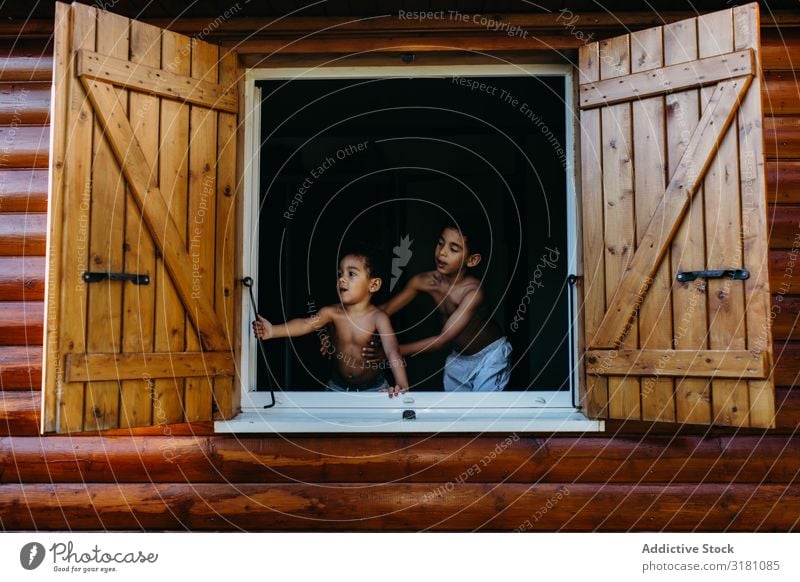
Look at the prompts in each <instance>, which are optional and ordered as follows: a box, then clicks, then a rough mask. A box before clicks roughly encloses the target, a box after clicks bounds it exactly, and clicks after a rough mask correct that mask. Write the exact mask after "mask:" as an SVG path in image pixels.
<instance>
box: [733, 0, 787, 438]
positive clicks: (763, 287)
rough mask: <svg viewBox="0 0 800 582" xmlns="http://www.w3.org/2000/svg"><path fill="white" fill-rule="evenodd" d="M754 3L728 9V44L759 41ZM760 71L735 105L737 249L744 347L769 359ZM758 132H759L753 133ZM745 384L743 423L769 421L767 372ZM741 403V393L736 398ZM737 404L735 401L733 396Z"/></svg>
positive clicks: (747, 44) (771, 398)
mask: <svg viewBox="0 0 800 582" xmlns="http://www.w3.org/2000/svg"><path fill="white" fill-rule="evenodd" d="M760 30H761V27H760V19H759V7H758V4H756V3H751V4H747V5H745V6H737V7H735V8H734V9H733V31H734V48H737V49H744V48H752V49H754V50H758V49H759V47H760V44H761V43H760ZM760 83H761V71H757V72H756V78H755V80H754V86H753V87H752V88H751V90H750V91H749V92H748V94H747V95H746V96H745V98H744V99H743V100H742V103H741V106H740V107H739V118H738V120H737V122H738V129H739V166H740V168H741V171H740V176H739V180H740V189H741V196H742V219H741V220H742V231H741V232H742V238H741V244H742V250H743V253H744V261H743V262H744V264H746V265H748V269H749V270H750V277H749V278H748V279H747V280H746V281H745V282H744V288H745V289H744V291H745V292H744V295H745V305H744V315H745V321H746V326H747V334H746V342H747V349H749V350H751V351H757V350H764V352H765V353H766V354H767V355H768V356H769V358H770V359H772V358H773V354H772V343H773V340H772V332H771V331H770V326H769V323H768V322H769V319H770V317H771V314H770V301H771V297H770V289H769V242H768V240H766V239H765V237H764V235H763V233H765V232H768V231H767V221H766V214H767V195H766V177H765V173H764V163H765V161H764V156H765V151H764V136H763V133H762V132H760V131H759V129H760V128H761V123H762V119H763V107H762V104H761V91H760V90H756V89H757V87H758V86H759V85H760ZM759 134H761V135H759ZM748 384H749V388H748V400H747V403H748V406H749V408H748V413H749V420H748V422H749V425H750V426H758V427H770V426H774V424H773V422H774V421H773V419H774V416H775V390H774V382H773V378H771V377H770V378H768V379H766V380H751V381H750V382H749V383H748ZM739 401H740V402H741V404H744V402H745V399H744V397H742V398H740V399H739ZM733 406H734V407H736V408H737V409H738V408H739V406H740V405H739V404H738V403H736V402H734V403H733ZM735 413H736V411H734V410H733V408H732V407H730V406H729V407H728V410H726V411H725V413H724V416H723V418H733V419H734V420H735Z"/></svg>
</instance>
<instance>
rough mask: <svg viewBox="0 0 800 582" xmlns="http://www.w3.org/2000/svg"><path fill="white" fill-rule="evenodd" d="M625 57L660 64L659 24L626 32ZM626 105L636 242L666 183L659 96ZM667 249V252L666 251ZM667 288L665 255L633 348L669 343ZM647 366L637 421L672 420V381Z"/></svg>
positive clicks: (648, 65)
mask: <svg viewBox="0 0 800 582" xmlns="http://www.w3.org/2000/svg"><path fill="white" fill-rule="evenodd" d="M631 55H632V58H631V63H632V71H633V73H635V74H636V73H638V74H648V75H652V73H644V72H646V71H651V70H653V69H657V68H659V67H662V66H663V65H664V53H663V30H662V28H661V27H655V28H650V29H647V30H643V31H640V32H636V33H633V34H631ZM678 66H681V65H678ZM683 66H685V65H683ZM656 76H658V74H656ZM632 108H633V159H634V163H637V160H646V161H647V162H646V163H645V164H641V165H639V164H638V163H637V168H636V171H635V172H634V190H635V192H636V204H635V208H636V234H637V241H636V242H637V245H638V244H639V243H641V237H642V234H643V233H644V232H645V229H646V228H647V225H648V223H649V222H650V219H651V218H652V216H653V214H654V213H655V210H656V208H657V206H658V202H659V200H660V198H661V196H662V195H663V192H664V188H665V186H666V174H667V168H666V163H667V152H666V126H665V117H664V116H665V112H664V97H663V96H658V97H653V98H650V99H642V100H636V101H634V102H633V104H632ZM667 253H668V254H669V250H668V251H667ZM667 256H668V255H667ZM670 287H671V282H670V262H669V260H668V259H666V258H665V260H663V261H661V264H660V265H659V267H658V271H657V272H656V274H655V276H654V277H653V283H652V284H651V285H650V289H649V291H648V293H647V295H646V296H645V297H644V300H643V302H642V306H641V308H640V310H639V329H640V341H639V346H640V347H641V348H642V349H646V348H652V349H668V348H670V347H672V305H671V302H670V296H669V290H670ZM653 370H654V372H655V375H653V376H645V377H643V378H642V379H641V391H642V419H643V420H659V421H674V420H675V396H674V391H675V382H674V381H673V380H672V379H670V378H662V377H661V376H662V374H661V370H660V369H659V368H657V367H656V368H654V369H653Z"/></svg>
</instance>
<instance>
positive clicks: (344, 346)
mask: <svg viewBox="0 0 800 582" xmlns="http://www.w3.org/2000/svg"><path fill="white" fill-rule="evenodd" d="M375 265H376V263H375V259H374V256H373V255H372V254H371V252H370V250H369V249H367V248H366V247H360V248H354V249H352V250H350V251H348V252H346V253H344V254H343V255H342V258H341V260H340V261H339V273H338V275H339V278H338V287H337V289H338V293H339V301H340V303H339V304H338V305H329V306H327V307H323V308H322V309H320V310H319V312H318V313H316V314H315V315H313V316H311V317H306V318H299V319H292V320H291V321H287V322H286V323H281V324H273V323H270V322H269V321H267V320H266V319H264V318H263V317H261V316H260V315H256V321H254V322H253V332H254V333H255V335H256V337H257V338H259V339H262V340H266V339H272V338H279V337H297V336H301V335H306V334H309V333H313V332H314V331H316V330H318V329H321V328H322V327H324V326H326V325H328V324H329V323H331V324H333V329H334V332H335V333H334V337H333V342H332V346H333V348H334V354H335V356H336V357H335V360H336V364H335V366H334V371H333V375H332V378H331V380H330V381H329V382H328V386H327V389H328V390H332V391H337V392H349V391H378V390H380V391H382V392H388V393H389V397H390V398H391V397H393V396H396V395H399V394H402V393H403V392H407V391H408V377H407V375H406V370H405V367H404V363H403V359H402V357H401V356H400V353H399V352H398V349H397V338H396V337H395V335H394V330H392V324H391V322H390V321H389V316H388V315H386V313H384V312H383V311H381V310H380V309H378V308H377V307H375V306H374V305H372V296H373V294H375V293H377V292H378V290H379V289H380V288H381V283H382V281H381V278H380V277H377V276H375ZM375 333H377V334H378V335H379V336H380V339H381V343H382V345H383V350H384V351H385V353H386V355H387V356H388V363H389V366H390V367H391V369H392V372H393V374H394V378H395V382H396V385H395V386H389V383H388V382H387V381H386V378H385V376H384V371H383V369H381V367H380V366H375V365H371V364H369V363H368V362H367V361H366V360H365V358H364V357H363V356H362V351H361V348H362V347H363V346H365V345H367V344H368V343H369V341H370V340H371V339H372V337H373V334H375Z"/></svg>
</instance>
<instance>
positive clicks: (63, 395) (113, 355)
mask: <svg viewBox="0 0 800 582" xmlns="http://www.w3.org/2000/svg"><path fill="white" fill-rule="evenodd" d="M54 42H55V47H54V50H55V55H54V62H55V65H54V89H53V99H52V107H53V111H52V116H51V119H52V123H53V131H52V135H53V142H52V144H51V152H52V154H51V158H50V159H51V181H50V193H49V196H50V198H49V204H50V206H49V213H48V221H49V228H48V245H47V253H48V258H47V260H48V267H47V278H48V280H47V297H46V300H45V304H46V310H47V329H46V337H45V373H44V375H43V376H44V378H43V384H44V398H43V414H42V430H43V432H48V431H56V432H71V431H82V430H100V429H108V428H116V427H123V428H124V427H134V426H147V425H155V424H164V423H174V422H185V421H199V420H211V419H212V418H229V417H230V416H232V414H233V400H232V399H233V386H234V383H233V378H232V376H233V373H234V365H233V354H232V352H231V341H230V337H231V330H232V329H233V288H234V286H233V261H234V256H233V225H234V223H235V220H234V217H233V201H234V196H233V194H234V190H235V182H236V141H235V140H236V124H237V110H238V109H237V100H238V98H237V92H236V77H237V58H236V55H235V54H234V53H232V52H225V51H223V50H221V49H220V48H218V47H216V46H214V45H211V44H208V43H206V42H203V41H201V40H198V39H196V38H189V37H186V36H182V35H179V34H175V33H172V32H169V31H166V30H162V29H159V28H156V27H154V26H150V25H147V24H144V23H141V22H137V21H135V20H129V19H127V18H123V17H121V16H117V15H115V14H112V13H110V12H106V11H103V10H98V9H96V8H95V7H91V6H86V5H82V4H77V3H76V4H72V5H66V4H61V3H57V4H56V27H55V37H54ZM98 273H99V274H101V275H96V274H98ZM103 273H105V274H108V273H124V274H128V275H130V274H138V275H142V276H143V280H142V282H141V283H142V284H136V283H134V282H131V281H127V280H108V279H105V280H100V281H98V282H86V280H85V278H87V277H88V278H92V277H96V278H97V277H102V274H103Z"/></svg>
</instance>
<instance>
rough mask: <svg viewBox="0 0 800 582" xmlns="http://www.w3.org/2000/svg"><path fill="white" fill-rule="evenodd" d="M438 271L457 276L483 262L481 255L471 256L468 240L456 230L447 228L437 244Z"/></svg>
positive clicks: (435, 257) (435, 256)
mask: <svg viewBox="0 0 800 582" xmlns="http://www.w3.org/2000/svg"><path fill="white" fill-rule="evenodd" d="M434 259H435V260H436V270H437V271H438V272H439V273H441V274H442V275H455V274H457V273H458V272H459V271H462V270H465V269H466V268H467V267H474V266H476V265H477V264H478V263H480V262H481V256H480V255H479V254H473V255H470V254H469V247H467V239H466V237H464V236H462V234H461V233H460V232H458V231H457V230H456V229H454V228H450V227H447V228H445V229H443V230H442V234H441V235H439V242H438V243H436V252H435V253H434Z"/></svg>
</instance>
